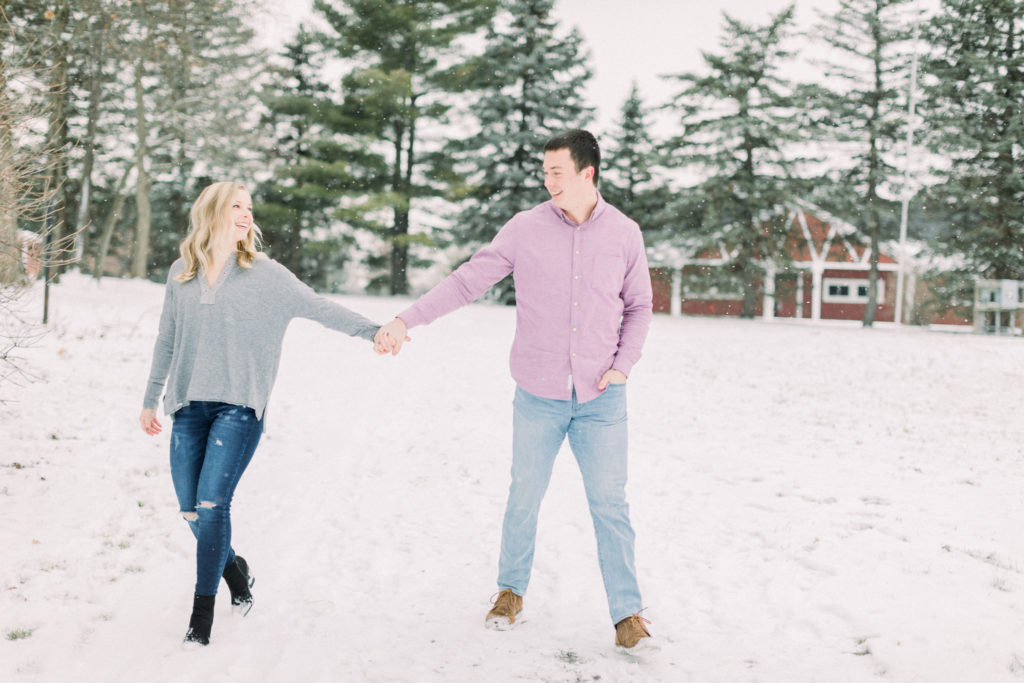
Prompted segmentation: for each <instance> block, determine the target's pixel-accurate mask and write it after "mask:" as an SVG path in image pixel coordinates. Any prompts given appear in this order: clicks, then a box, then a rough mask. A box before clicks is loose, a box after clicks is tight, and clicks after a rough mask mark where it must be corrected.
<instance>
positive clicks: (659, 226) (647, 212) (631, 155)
mask: <svg viewBox="0 0 1024 683" xmlns="http://www.w3.org/2000/svg"><path fill="white" fill-rule="evenodd" d="M601 157H602V166H603V167H604V168H603V169H602V170H601V194H602V196H603V197H604V198H605V199H606V200H607V201H609V202H610V203H611V204H613V205H615V206H616V207H617V208H619V209H620V210H621V211H622V212H623V213H625V214H626V215H627V216H629V217H630V218H632V219H633V220H635V221H636V222H637V223H639V224H640V229H641V230H643V231H644V233H645V237H646V239H647V241H648V243H650V242H651V240H652V239H657V237H658V236H660V233H662V232H663V231H664V230H665V229H666V228H667V227H668V225H669V224H670V215H669V214H670V208H669V207H670V206H671V205H672V203H673V201H672V200H673V195H672V192H671V191H670V190H669V188H668V186H667V185H666V183H665V180H664V179H663V178H661V177H660V176H659V173H658V165H659V164H660V153H659V151H658V149H657V146H656V144H655V142H654V139H653V138H652V136H651V132H650V124H649V123H648V111H647V109H646V107H645V106H644V103H643V100H642V99H641V97H640V91H639V89H638V88H637V85H636V83H634V84H633V88H632V89H631V90H630V93H629V96H628V97H627V98H626V101H625V102H624V103H623V105H622V110H621V114H620V116H619V121H618V125H617V127H616V129H615V131H614V132H613V133H612V134H611V136H609V139H608V142H607V143H606V144H605V145H604V146H603V149H602V153H601Z"/></svg>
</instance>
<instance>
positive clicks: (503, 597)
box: [484, 588, 523, 631]
mask: <svg viewBox="0 0 1024 683" xmlns="http://www.w3.org/2000/svg"><path fill="white" fill-rule="evenodd" d="M522 611H523V598H522V597H521V596H518V595H516V594H515V593H513V592H512V591H511V590H510V589H508V588H506V589H505V590H503V591H501V592H500V593H498V597H497V598H496V599H495V600H494V607H492V608H491V611H490V612H488V613H487V617H486V618H485V619H484V624H485V625H486V626H487V627H488V628H493V629H495V630H497V631H505V630H507V629H510V628H512V626H513V625H514V624H515V623H516V615H517V614H519V613H520V612H522Z"/></svg>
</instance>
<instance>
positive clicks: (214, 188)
mask: <svg viewBox="0 0 1024 683" xmlns="http://www.w3.org/2000/svg"><path fill="white" fill-rule="evenodd" d="M245 189H246V188H245V185H242V184H241V183H237V182H233V181H227V182H221V183H214V184H212V185H207V186H206V188H204V189H203V191H202V192H200V193H199V197H197V198H196V201H195V203H193V204H192V210H191V211H190V212H189V231H188V236H187V237H185V239H184V241H182V243H181V246H180V247H178V251H180V252H181V258H182V259H183V260H184V261H185V269H184V270H183V271H182V272H181V273H180V274H179V275H177V276H176V277H175V278H174V279H176V280H177V281H178V282H188V281H189V280H191V279H192V278H194V277H195V276H196V275H197V274H198V273H199V271H200V270H204V271H205V270H206V269H208V268H209V267H210V263H211V262H212V261H213V248H214V246H215V245H216V240H217V235H219V234H220V233H221V231H223V230H230V229H231V225H230V223H231V212H230V208H231V202H232V201H233V200H234V198H235V193H236V192H238V191H239V190H245ZM246 192H248V190H246ZM260 236H261V233H260V229H259V227H258V226H257V225H256V223H255V222H254V223H253V224H252V228H251V229H250V230H249V233H248V234H247V235H246V237H245V239H244V240H239V241H238V243H237V244H236V245H235V247H236V249H237V251H238V265H239V266H241V267H242V268H251V267H252V262H253V261H255V260H256V259H260V258H266V257H265V256H264V254H263V253H262V252H260Z"/></svg>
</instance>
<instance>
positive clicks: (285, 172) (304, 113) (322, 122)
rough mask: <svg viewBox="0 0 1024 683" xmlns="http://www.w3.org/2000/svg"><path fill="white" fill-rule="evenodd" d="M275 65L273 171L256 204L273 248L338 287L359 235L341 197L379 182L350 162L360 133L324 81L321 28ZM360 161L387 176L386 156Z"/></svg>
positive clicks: (270, 105)
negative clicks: (339, 219) (345, 216)
mask: <svg viewBox="0 0 1024 683" xmlns="http://www.w3.org/2000/svg"><path fill="white" fill-rule="evenodd" d="M280 58H281V61H282V64H281V65H280V66H277V67H274V68H273V69H272V82H271V83H270V84H269V85H268V86H267V87H266V88H265V89H264V91H263V94H262V99H263V103H264V105H265V106H266V107H267V114H266V116H265V117H264V121H263V124H264V126H265V127H266V128H268V129H269V130H271V131H272V133H273V141H272V146H271V147H270V149H268V150H267V152H268V156H269V157H270V158H271V159H273V160H275V165H274V168H273V171H274V178H273V179H272V180H270V181H267V182H265V183H263V184H262V185H261V186H260V188H259V190H258V192H257V196H258V197H259V200H260V201H259V204H258V206H256V207H255V212H256V214H257V216H258V217H259V225H260V228H261V229H262V231H263V238H264V243H265V245H266V249H267V252H268V253H269V254H270V255H271V256H273V257H274V258H276V259H277V260H278V261H280V262H281V263H283V264H284V265H285V266H287V267H288V268H289V269H290V270H291V271H292V272H294V273H295V274H296V275H298V276H299V278H301V279H303V280H304V281H306V282H309V283H311V284H313V283H315V284H317V285H318V286H319V287H320V288H321V289H323V290H326V291H334V290H336V289H337V283H336V282H335V280H334V275H335V273H336V272H337V271H338V270H340V269H341V268H342V266H343V265H344V264H345V261H346V260H347V254H348V252H349V247H351V246H352V244H353V242H354V240H353V237H352V235H351V234H348V233H344V232H340V231H339V230H338V229H336V228H335V226H334V225H333V223H336V221H335V220H334V219H333V216H334V210H335V209H336V208H337V207H338V205H339V204H340V203H341V200H342V198H344V197H345V196H348V195H349V194H350V193H352V192H353V191H355V190H357V189H361V188H362V189H365V187H367V186H368V185H373V184H375V182H376V181H375V180H373V179H365V178H357V177H355V176H353V175H352V172H351V169H352V165H350V164H349V163H348V162H347V159H350V158H351V157H352V156H353V155H354V154H355V151H356V150H357V149H359V148H360V147H362V145H361V144H360V143H361V141H359V140H353V139H352V138H351V137H350V136H347V135H345V133H346V131H345V130H344V128H345V123H346V122H345V119H344V117H343V116H342V115H341V112H340V106H339V105H338V104H337V103H335V102H334V101H333V100H332V97H331V92H330V88H329V86H328V85H327V84H326V83H325V82H324V81H323V79H322V77H321V73H322V71H323V62H324V55H323V52H322V48H321V46H319V45H318V44H317V43H316V42H315V40H314V36H313V35H311V34H310V33H308V32H307V31H306V30H305V29H303V28H301V27H300V29H299V32H298V34H297V35H296V37H295V39H294V40H292V41H291V42H290V43H289V44H288V45H286V46H285V49H284V51H283V53H282V55H281V56H280ZM355 168H358V169H361V170H363V171H364V172H365V171H366V170H367V169H369V168H373V169H375V171H374V175H375V176H376V178H378V179H382V178H384V177H385V173H386V168H387V164H386V162H385V160H384V159H383V158H380V157H378V158H377V159H376V160H375V162H374V160H373V158H372V155H370V154H367V156H366V158H365V159H364V161H363V163H361V164H358V165H357V166H355Z"/></svg>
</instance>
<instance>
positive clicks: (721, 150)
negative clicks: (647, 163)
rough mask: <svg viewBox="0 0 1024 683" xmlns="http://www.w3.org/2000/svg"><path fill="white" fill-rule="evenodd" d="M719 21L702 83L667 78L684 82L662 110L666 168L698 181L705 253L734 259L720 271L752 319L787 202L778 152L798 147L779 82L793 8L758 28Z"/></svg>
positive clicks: (786, 167)
mask: <svg viewBox="0 0 1024 683" xmlns="http://www.w3.org/2000/svg"><path fill="white" fill-rule="evenodd" d="M724 17H725V33H724V36H723V38H722V39H721V47H722V54H719V55H716V54H710V53H705V54H704V61H705V64H706V68H707V73H706V74H705V75H697V74H690V73H684V74H677V75H674V76H670V77H671V78H674V79H676V80H679V81H680V82H682V83H684V84H686V87H685V88H684V89H683V91H682V92H680V93H679V94H678V95H676V96H675V98H673V100H672V101H671V103H670V105H669V106H670V107H671V108H673V109H675V110H677V111H678V112H679V114H680V124H681V126H682V128H683V134H682V135H680V136H677V137H676V138H674V139H673V140H672V141H671V143H670V147H672V148H673V149H675V150H678V151H676V152H674V153H673V154H672V157H671V161H672V163H673V164H674V165H676V166H679V167H687V168H688V170H691V171H695V172H698V173H700V174H701V175H702V176H704V177H706V178H707V180H705V181H704V182H703V183H702V184H701V188H700V191H701V192H702V193H703V196H704V198H705V201H704V205H703V207H702V209H703V211H702V213H703V215H702V223H703V231H704V234H705V236H706V239H707V242H708V245H709V246H711V245H715V246H716V247H717V246H718V245H723V246H724V247H725V249H726V251H727V252H730V253H732V254H734V256H733V258H732V260H731V261H730V263H729V266H728V268H729V273H730V274H731V276H732V277H734V278H735V279H736V281H737V284H738V285H739V286H740V287H742V291H743V309H742V315H743V317H753V315H754V310H755V306H756V303H757V298H758V294H759V293H760V292H759V282H760V281H761V280H762V279H763V277H764V269H763V267H762V263H763V262H764V261H766V260H771V261H774V262H776V263H784V262H785V261H786V260H787V253H786V249H785V235H786V230H785V224H786V221H785V217H786V212H787V209H788V206H789V204H790V202H791V201H792V199H793V198H794V193H795V190H796V187H797V185H796V183H795V182H794V180H793V177H792V174H793V170H792V169H793V159H792V158H791V157H790V156H789V155H788V147H789V146H791V145H792V144H793V143H796V142H798V141H800V140H801V139H802V135H801V131H800V124H799V119H798V116H797V112H798V110H799V105H800V102H799V100H798V99H797V98H796V97H795V96H794V90H795V88H794V86H793V85H792V84H791V83H790V82H789V81H788V80H786V79H785V78H784V77H783V76H782V75H781V74H780V70H781V67H782V66H783V65H784V63H785V62H786V60H787V59H788V58H790V57H791V53H790V52H789V51H788V50H786V49H785V48H784V47H783V43H784V41H785V38H786V37H787V36H788V32H789V30H790V29H791V27H792V23H793V7H792V6H790V7H789V8H787V9H785V10H783V11H782V12H780V13H779V14H777V15H775V16H774V17H773V18H772V19H771V20H770V21H769V22H768V24H767V25H765V26H751V25H747V24H744V23H742V22H740V21H738V20H736V19H733V18H732V17H730V16H729V15H728V14H725V15H724Z"/></svg>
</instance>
